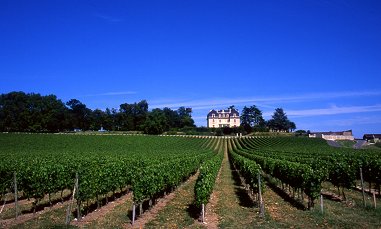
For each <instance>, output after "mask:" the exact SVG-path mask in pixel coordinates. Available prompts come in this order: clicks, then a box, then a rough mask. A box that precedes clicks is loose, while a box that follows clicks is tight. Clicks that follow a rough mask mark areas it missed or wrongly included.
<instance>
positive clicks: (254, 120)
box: [229, 105, 296, 133]
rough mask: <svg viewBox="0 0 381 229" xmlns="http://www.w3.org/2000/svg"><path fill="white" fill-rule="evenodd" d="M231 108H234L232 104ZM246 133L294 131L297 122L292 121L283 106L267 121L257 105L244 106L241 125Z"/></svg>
mask: <svg viewBox="0 0 381 229" xmlns="http://www.w3.org/2000/svg"><path fill="white" fill-rule="evenodd" d="M229 108H234V106H230V107H229ZM240 128H242V129H243V130H244V131H245V132H246V133H251V132H267V131H274V132H292V131H294V130H295V129H296V124H295V123H294V122H292V121H290V120H289V119H288V117H287V115H286V113H285V112H284V110H283V109H282V108H276V109H275V111H274V113H273V115H272V116H271V119H269V120H268V121H266V120H265V119H264V118H263V115H262V111H261V110H260V109H259V108H258V107H257V106H255V105H253V106H250V107H247V106H245V107H243V109H242V114H241V126H240Z"/></svg>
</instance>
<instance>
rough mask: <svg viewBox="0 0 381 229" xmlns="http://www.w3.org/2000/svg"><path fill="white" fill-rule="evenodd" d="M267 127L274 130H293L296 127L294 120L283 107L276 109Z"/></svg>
mask: <svg viewBox="0 0 381 229" xmlns="http://www.w3.org/2000/svg"><path fill="white" fill-rule="evenodd" d="M267 127H268V128H269V129H271V130H274V131H287V132H288V131H291V132H292V131H293V130H294V129H296V125H295V123H294V122H291V121H290V120H289V119H288V117H287V115H286V113H285V112H284V111H283V109H282V108H277V109H275V111H274V114H273V115H272V117H271V119H270V120H269V121H268V122H267Z"/></svg>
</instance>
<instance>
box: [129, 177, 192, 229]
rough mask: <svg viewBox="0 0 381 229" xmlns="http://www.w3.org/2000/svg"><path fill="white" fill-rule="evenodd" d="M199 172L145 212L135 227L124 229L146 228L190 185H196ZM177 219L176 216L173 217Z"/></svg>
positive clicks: (136, 221)
mask: <svg viewBox="0 0 381 229" xmlns="http://www.w3.org/2000/svg"><path fill="white" fill-rule="evenodd" d="M198 174H199V173H198V172H197V173H196V174H194V175H192V176H191V177H190V178H189V179H188V180H187V181H186V182H184V183H183V184H181V185H180V186H179V187H178V188H177V189H176V190H175V191H173V192H171V193H170V194H168V195H166V196H165V197H164V198H160V199H158V202H157V203H156V204H155V205H154V206H153V207H152V208H151V209H149V210H148V211H146V212H144V213H143V215H142V216H139V217H138V218H137V220H135V223H134V225H131V223H128V224H124V225H123V228H145V227H146V224H147V223H148V222H150V221H152V220H154V219H156V218H157V216H158V215H159V213H160V212H161V211H162V210H163V209H164V208H165V207H166V206H167V205H168V204H169V203H170V202H171V201H172V200H173V199H174V198H175V197H176V196H177V195H179V193H180V192H181V191H182V190H183V189H184V187H187V186H188V185H189V184H190V183H195V182H196V179H197V177H198ZM173 217H175V216H173Z"/></svg>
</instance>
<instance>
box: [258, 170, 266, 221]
mask: <svg viewBox="0 0 381 229" xmlns="http://www.w3.org/2000/svg"><path fill="white" fill-rule="evenodd" d="M258 193H259V215H260V216H261V217H264V216H265V206H264V204H263V199H262V190H261V174H260V173H259V172H258Z"/></svg>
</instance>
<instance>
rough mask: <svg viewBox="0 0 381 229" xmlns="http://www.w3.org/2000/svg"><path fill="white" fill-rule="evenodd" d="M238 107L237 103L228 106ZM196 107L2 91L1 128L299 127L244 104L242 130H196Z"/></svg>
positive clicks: (281, 114)
mask: <svg viewBox="0 0 381 229" xmlns="http://www.w3.org/2000/svg"><path fill="white" fill-rule="evenodd" d="M229 108H230V109H234V106H230V107H229ZM191 113H192V109H191V108H185V107H180V108H178V109H177V110H172V109H170V108H168V107H165V108H163V109H159V108H155V109H153V110H151V111H149V109H148V102H147V101H146V100H142V101H140V102H135V103H123V104H120V106H119V109H115V108H111V109H110V108H106V110H105V111H103V110H100V109H95V110H91V109H90V108H88V107H87V106H86V105H85V104H84V103H82V102H81V101H79V100H77V99H71V100H69V101H67V102H66V103H65V102H63V101H62V100H60V99H58V98H57V96H55V95H46V96H44V95H40V94H38V93H24V92H10V93H7V94H1V95H0V131H1V132H63V131H73V130H82V131H86V130H93V131H97V130H100V129H102V128H103V129H104V130H109V131H142V132H144V133H148V134H161V133H163V132H166V131H171V130H174V131H177V130H186V131H191V133H195V134H197V133H198V132H205V133H207V132H215V134H217V135H222V134H228V135H229V134H232V133H238V132H240V133H251V132H267V131H283V132H290V131H293V130H295V129H296V125H295V123H294V122H291V121H290V120H289V119H288V117H287V115H286V113H285V112H284V111H283V109H282V108H277V109H275V112H274V114H273V116H272V118H271V119H270V120H268V121H266V120H265V119H264V118H263V115H262V111H261V110H260V109H259V108H258V107H256V106H255V105H253V106H249V107H247V106H245V107H244V108H243V109H242V113H241V125H240V127H239V128H229V127H225V128H223V129H208V128H205V127H200V128H196V126H195V124H194V120H193V119H192V116H191Z"/></svg>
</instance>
